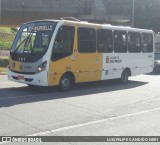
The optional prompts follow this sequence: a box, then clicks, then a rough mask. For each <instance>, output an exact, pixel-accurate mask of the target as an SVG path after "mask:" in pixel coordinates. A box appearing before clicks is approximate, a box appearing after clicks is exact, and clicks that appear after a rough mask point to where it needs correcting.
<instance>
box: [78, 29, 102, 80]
mask: <svg viewBox="0 0 160 145" xmlns="http://www.w3.org/2000/svg"><path fill="white" fill-rule="evenodd" d="M77 32H78V52H79V59H78V61H79V62H77V64H78V67H79V73H78V81H79V82H89V81H96V80H100V79H101V70H100V69H101V65H102V56H101V55H100V54H98V53H97V52H96V30H95V29H93V28H82V27H79V28H78V31H77Z"/></svg>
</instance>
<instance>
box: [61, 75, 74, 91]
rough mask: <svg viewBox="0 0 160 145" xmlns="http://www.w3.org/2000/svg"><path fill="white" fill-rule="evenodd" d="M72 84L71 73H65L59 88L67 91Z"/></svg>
mask: <svg viewBox="0 0 160 145" xmlns="http://www.w3.org/2000/svg"><path fill="white" fill-rule="evenodd" d="M71 86H72V80H71V77H70V76H69V75H63V76H62V77H61V79H60V82H59V88H60V90H61V91H67V90H69V89H70V88H71Z"/></svg>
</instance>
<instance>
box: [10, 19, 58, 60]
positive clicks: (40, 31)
mask: <svg viewBox="0 0 160 145" xmlns="http://www.w3.org/2000/svg"><path fill="white" fill-rule="evenodd" d="M55 27H56V23H54V22H32V23H28V24H24V25H22V27H21V28H20V30H19V32H18V33H17V36H16V38H15V41H14V43H13V45H12V48H11V57H12V59H13V60H15V61H23V62H34V61H37V60H38V59H40V58H41V57H42V56H43V55H44V54H45V53H46V51H47V50H48V46H49V44H50V40H51V37H52V34H53V32H54V30H55Z"/></svg>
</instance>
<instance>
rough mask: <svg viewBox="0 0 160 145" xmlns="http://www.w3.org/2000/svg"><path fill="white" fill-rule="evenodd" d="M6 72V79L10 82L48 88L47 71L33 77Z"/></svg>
mask: <svg viewBox="0 0 160 145" xmlns="http://www.w3.org/2000/svg"><path fill="white" fill-rule="evenodd" d="M7 72H8V79H9V80H11V81H15V82H18V83H23V84H28V85H35V86H48V79H47V78H48V77H47V76H48V73H47V71H42V72H40V73H37V74H33V75H27V74H19V73H15V72H12V71H11V70H9V69H8V70H7Z"/></svg>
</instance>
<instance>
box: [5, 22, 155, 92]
mask: <svg viewBox="0 0 160 145" xmlns="http://www.w3.org/2000/svg"><path fill="white" fill-rule="evenodd" d="M153 36H154V35H153V31H152V30H144V29H136V28H130V27H122V26H112V25H109V24H94V23H88V22H83V21H73V20H65V19H61V20H40V21H32V22H29V23H25V24H23V25H22V26H21V28H20V29H19V31H18V33H17V35H16V38H15V40H14V42H13V45H12V48H11V50H10V58H9V67H8V78H9V80H12V81H16V82H19V83H25V84H27V85H29V86H32V85H36V86H56V85H59V86H60V88H61V89H62V90H68V89H69V88H70V87H71V85H72V84H74V83H81V82H91V81H99V80H108V79H118V78H119V79H120V81H121V82H122V83H126V82H127V81H128V77H129V76H134V75H138V74H143V73H149V72H152V71H153V67H154V61H153V60H154V37H153Z"/></svg>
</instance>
